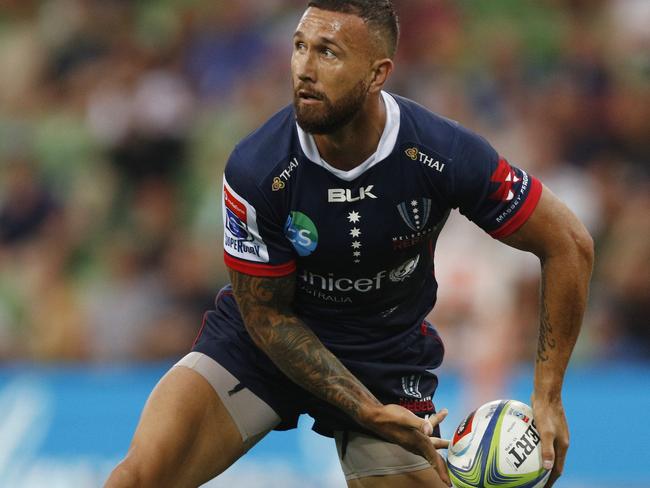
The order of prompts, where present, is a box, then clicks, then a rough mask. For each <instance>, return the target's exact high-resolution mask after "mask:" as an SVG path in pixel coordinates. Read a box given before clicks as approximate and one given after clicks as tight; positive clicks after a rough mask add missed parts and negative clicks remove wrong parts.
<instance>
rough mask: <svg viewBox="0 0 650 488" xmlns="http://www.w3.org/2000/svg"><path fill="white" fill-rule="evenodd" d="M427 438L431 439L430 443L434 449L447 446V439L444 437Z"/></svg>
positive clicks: (446, 447)
mask: <svg viewBox="0 0 650 488" xmlns="http://www.w3.org/2000/svg"><path fill="white" fill-rule="evenodd" d="M429 440H431V444H433V447H435V448H436V449H448V448H449V441H448V440H446V439H440V438H439V437H429Z"/></svg>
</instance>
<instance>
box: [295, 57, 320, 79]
mask: <svg viewBox="0 0 650 488" xmlns="http://www.w3.org/2000/svg"><path fill="white" fill-rule="evenodd" d="M293 61H294V62H293V71H294V75H295V76H296V77H297V78H298V79H299V80H300V81H302V82H312V83H315V82H316V80H317V79H318V70H317V67H316V63H315V60H314V56H313V55H312V54H311V52H307V53H301V54H299V55H297V56H294V60H293Z"/></svg>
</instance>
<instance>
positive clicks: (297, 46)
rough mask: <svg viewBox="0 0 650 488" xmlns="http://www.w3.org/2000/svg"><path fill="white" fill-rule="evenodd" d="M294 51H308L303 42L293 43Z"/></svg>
mask: <svg viewBox="0 0 650 488" xmlns="http://www.w3.org/2000/svg"><path fill="white" fill-rule="evenodd" d="M293 49H294V50H295V51H303V50H305V49H306V46H305V43H304V42H302V41H296V42H294V43H293Z"/></svg>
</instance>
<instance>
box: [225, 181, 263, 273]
mask: <svg viewBox="0 0 650 488" xmlns="http://www.w3.org/2000/svg"><path fill="white" fill-rule="evenodd" d="M222 208H223V222H224V232H223V248H224V250H225V251H226V253H228V254H229V255H230V256H232V257H235V258H240V259H245V260H247V261H254V262H258V263H268V262H269V253H268V249H267V247H266V244H265V243H264V241H263V240H262V237H261V235H260V233H259V229H258V227H257V212H256V211H255V208H254V207H253V206H252V205H251V204H250V203H248V202H247V201H246V200H245V199H244V198H243V197H242V196H241V195H239V194H237V192H235V191H234V190H233V189H232V187H231V186H230V185H229V184H228V182H227V181H226V178H225V177H224V179H223V206H222Z"/></svg>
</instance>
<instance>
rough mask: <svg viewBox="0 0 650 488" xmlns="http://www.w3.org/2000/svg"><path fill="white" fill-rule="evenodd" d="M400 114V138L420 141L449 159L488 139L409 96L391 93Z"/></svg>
mask: <svg viewBox="0 0 650 488" xmlns="http://www.w3.org/2000/svg"><path fill="white" fill-rule="evenodd" d="M391 95H392V96H393V98H395V100H396V101H397V103H398V105H399V106H400V112H401V114H402V124H403V127H404V130H403V135H402V138H403V140H404V141H403V142H404V143H406V144H408V143H410V142H412V143H415V144H419V145H422V146H425V147H427V148H429V149H430V150H432V151H434V152H435V153H436V154H438V155H440V156H442V157H443V158H444V159H446V160H447V161H449V162H451V161H452V160H453V159H455V156H457V155H458V154H459V153H460V152H462V151H463V148H465V147H467V146H483V145H486V144H488V143H487V141H486V140H485V139H484V138H483V137H481V136H480V135H478V134H477V133H475V132H474V131H472V130H470V129H468V128H467V127H465V126H463V125H462V124H460V123H459V122H457V121H456V120H453V119H449V118H447V117H444V116H442V115H440V114H437V113H435V112H433V111H431V110H429V109H428V108H426V107H424V106H422V105H421V104H419V103H417V102H415V101H413V100H410V99H408V98H405V97H402V96H399V95H394V94H391Z"/></svg>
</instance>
